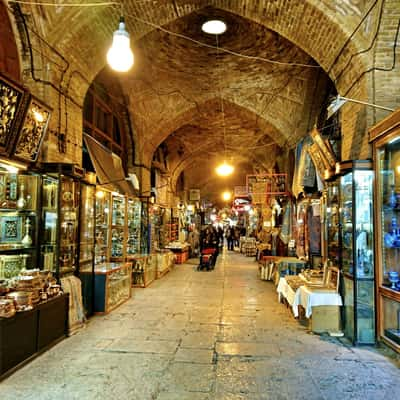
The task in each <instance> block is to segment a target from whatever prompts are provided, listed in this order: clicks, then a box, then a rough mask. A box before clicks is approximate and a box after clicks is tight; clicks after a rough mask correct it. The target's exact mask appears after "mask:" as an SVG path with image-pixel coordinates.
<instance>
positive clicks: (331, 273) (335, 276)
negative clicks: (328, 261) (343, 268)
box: [328, 267, 340, 292]
mask: <svg viewBox="0 0 400 400" xmlns="http://www.w3.org/2000/svg"><path fill="white" fill-rule="evenodd" d="M339 277H340V271H339V268H336V267H329V268H328V288H329V289H334V290H336V292H337V291H338V290H339Z"/></svg>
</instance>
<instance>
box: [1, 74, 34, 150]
mask: <svg viewBox="0 0 400 400" xmlns="http://www.w3.org/2000/svg"><path fill="white" fill-rule="evenodd" d="M27 98H28V94H27V92H26V91H25V90H24V89H23V88H22V86H19V85H17V84H16V83H14V82H12V81H10V80H9V79H7V78H6V77H5V76H3V75H1V74H0V153H1V154H4V155H7V156H9V155H10V153H11V151H12V147H13V145H14V142H15V138H16V137H17V134H18V131H19V128H20V126H21V123H22V119H23V115H24V111H25V107H26V102H27Z"/></svg>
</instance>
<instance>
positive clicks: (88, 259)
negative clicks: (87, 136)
mask: <svg viewBox="0 0 400 400" xmlns="http://www.w3.org/2000/svg"><path fill="white" fill-rule="evenodd" d="M85 178H86V179H85V181H82V182H81V194H80V199H81V204H80V215H79V222H80V224H79V276H80V275H81V274H82V273H83V272H85V273H86V274H90V275H91V276H92V279H87V280H85V282H82V302H83V307H84V309H85V314H86V317H89V316H90V315H92V314H93V301H94V254H95V223H96V221H95V198H96V197H95V194H96V187H95V186H94V185H93V184H92V183H91V182H90V181H92V182H93V183H94V182H95V176H94V177H92V176H91V175H87V176H85Z"/></svg>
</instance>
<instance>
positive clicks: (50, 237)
mask: <svg viewBox="0 0 400 400" xmlns="http://www.w3.org/2000/svg"><path fill="white" fill-rule="evenodd" d="M58 194H59V180H58V179H56V178H53V177H51V176H47V175H44V176H43V180H42V234H41V241H40V258H41V261H42V265H43V268H44V269H45V270H48V271H52V272H55V269H56V254H57V232H58V228H57V227H58V223H57V222H58Z"/></svg>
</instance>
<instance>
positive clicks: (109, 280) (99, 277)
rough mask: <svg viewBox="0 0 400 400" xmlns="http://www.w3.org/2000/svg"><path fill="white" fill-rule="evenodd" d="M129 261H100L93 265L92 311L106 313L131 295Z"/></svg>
mask: <svg viewBox="0 0 400 400" xmlns="http://www.w3.org/2000/svg"><path fill="white" fill-rule="evenodd" d="M131 277H132V264H131V263H102V264H99V265H96V267H95V296H94V311H95V312H96V313H108V312H110V311H111V310H113V309H114V308H116V307H118V306H119V305H120V304H122V303H123V302H125V301H126V300H128V299H129V298H130V297H131Z"/></svg>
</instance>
